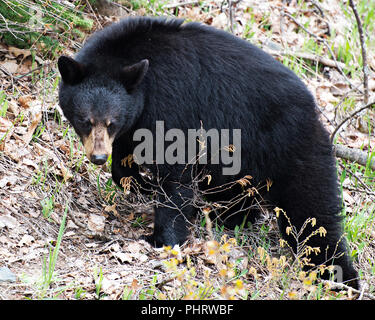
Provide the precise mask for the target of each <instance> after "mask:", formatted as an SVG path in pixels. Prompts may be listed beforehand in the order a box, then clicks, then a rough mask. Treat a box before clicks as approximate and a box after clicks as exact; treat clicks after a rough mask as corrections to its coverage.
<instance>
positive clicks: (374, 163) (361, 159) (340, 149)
mask: <svg viewBox="0 0 375 320" xmlns="http://www.w3.org/2000/svg"><path fill="white" fill-rule="evenodd" d="M334 150H335V154H336V157H339V158H342V159H345V160H349V161H351V162H357V163H359V164H361V165H363V166H366V165H367V162H368V154H367V152H365V151H362V150H359V149H352V148H349V147H346V146H343V145H341V144H335V145H334ZM369 167H370V168H371V169H372V170H374V171H375V157H373V158H372V159H371V160H370V163H369Z"/></svg>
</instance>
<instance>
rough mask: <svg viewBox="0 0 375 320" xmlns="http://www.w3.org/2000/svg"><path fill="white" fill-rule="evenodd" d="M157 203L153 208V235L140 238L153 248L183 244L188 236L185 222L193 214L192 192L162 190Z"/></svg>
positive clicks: (170, 189)
mask: <svg viewBox="0 0 375 320" xmlns="http://www.w3.org/2000/svg"><path fill="white" fill-rule="evenodd" d="M168 189H169V190H168ZM167 190H168V191H167ZM159 201H160V204H159V205H158V206H157V207H156V208H155V221H154V233H153V234H152V235H148V236H144V237H142V238H143V239H144V240H146V241H147V242H149V243H150V244H151V245H153V246H155V247H162V246H163V245H166V246H168V245H170V246H174V245H175V244H183V243H184V242H185V240H186V238H187V235H188V228H187V222H188V220H189V219H190V218H191V217H192V215H193V212H194V207H193V205H192V203H191V202H192V191H191V190H184V191H181V190H178V189H175V190H172V188H167V189H163V193H162V195H161V196H160V197H159Z"/></svg>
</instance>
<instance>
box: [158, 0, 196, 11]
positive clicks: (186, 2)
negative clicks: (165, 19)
mask: <svg viewBox="0 0 375 320" xmlns="http://www.w3.org/2000/svg"><path fill="white" fill-rule="evenodd" d="M195 4H199V1H198V0H195V1H185V2H176V3H171V4H166V5H165V6H163V8H164V9H174V8H177V7H184V6H188V5H195Z"/></svg>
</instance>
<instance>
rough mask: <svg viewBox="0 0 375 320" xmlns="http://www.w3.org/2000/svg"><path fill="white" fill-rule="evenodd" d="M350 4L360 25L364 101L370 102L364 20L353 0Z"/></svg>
mask: <svg viewBox="0 0 375 320" xmlns="http://www.w3.org/2000/svg"><path fill="white" fill-rule="evenodd" d="M349 5H350V7H351V8H352V10H353V13H354V16H355V19H356V21H357V26H358V33H359V40H360V42H361V49H362V65H363V87H364V99H363V101H364V103H368V98H369V92H368V67H367V54H366V45H365V40H364V36H363V27H362V22H361V19H360V17H359V14H358V11H357V8H356V6H355V4H354V2H353V0H349Z"/></svg>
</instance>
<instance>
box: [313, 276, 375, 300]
mask: <svg viewBox="0 0 375 320" xmlns="http://www.w3.org/2000/svg"><path fill="white" fill-rule="evenodd" d="M320 281H321V282H322V283H323V284H325V283H326V284H328V285H329V286H330V288H331V289H339V290H348V291H349V290H351V291H352V292H353V293H356V294H361V295H362V297H363V296H364V297H367V298H369V299H371V300H375V296H374V295H372V294H371V293H367V292H364V291H363V290H362V291H359V290H357V289H354V288H352V287H350V286H347V285H346V284H343V283H337V282H333V281H329V280H320Z"/></svg>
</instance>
